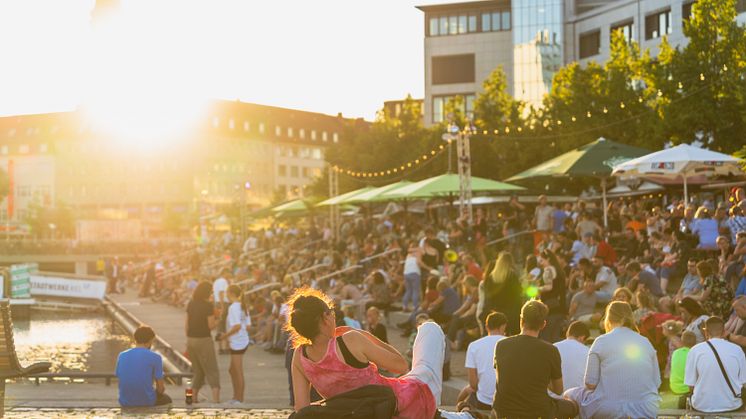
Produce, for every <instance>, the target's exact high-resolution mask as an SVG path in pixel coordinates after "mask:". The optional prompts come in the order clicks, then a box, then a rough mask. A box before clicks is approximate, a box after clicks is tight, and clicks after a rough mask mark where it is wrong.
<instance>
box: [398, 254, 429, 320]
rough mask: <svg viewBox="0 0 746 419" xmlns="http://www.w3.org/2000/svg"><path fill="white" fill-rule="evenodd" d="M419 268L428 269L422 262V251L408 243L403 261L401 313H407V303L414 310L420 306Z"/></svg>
mask: <svg viewBox="0 0 746 419" xmlns="http://www.w3.org/2000/svg"><path fill="white" fill-rule="evenodd" d="M420 268H425V269H429V268H428V267H427V266H425V264H424V263H423V262H422V249H421V248H420V247H419V246H417V244H416V243H415V242H411V243H409V248H408V249H407V257H406V258H405V259H404V297H402V303H401V307H402V311H404V312H405V313H406V312H409V311H410V310H409V303H410V301H411V302H412V309H413V310H416V309H417V307H418V306H419V304H420V278H421V271H420Z"/></svg>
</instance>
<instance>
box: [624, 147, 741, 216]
mask: <svg viewBox="0 0 746 419" xmlns="http://www.w3.org/2000/svg"><path fill="white" fill-rule="evenodd" d="M743 174H744V172H743V170H742V169H741V166H740V161H739V159H737V158H735V157H733V156H730V155H727V154H723V153H718V152H715V151H710V150H706V149H704V148H699V147H694V146H691V145H689V144H681V145H677V146H676V147H671V148H668V149H665V150H661V151H656V152H655V153H651V154H648V155H646V156H642V157H638V158H636V159H632V160H629V161H626V162H624V163H622V164H619V165H617V166H615V167H614V171H613V172H612V176H618V177H638V178H643V179H649V180H651V181H653V182H656V183H669V184H672V183H676V184H678V183H683V185H684V202H689V190H688V188H687V186H688V185H689V184H692V183H702V182H705V181H707V179H708V178H711V177H713V176H737V175H743Z"/></svg>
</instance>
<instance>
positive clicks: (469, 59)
mask: <svg viewBox="0 0 746 419" xmlns="http://www.w3.org/2000/svg"><path fill="white" fill-rule="evenodd" d="M431 67H432V76H431V77H432V83H433V84H453V83H474V81H475V79H476V66H475V59H474V54H462V55H442V56H439V57H432V66H431Z"/></svg>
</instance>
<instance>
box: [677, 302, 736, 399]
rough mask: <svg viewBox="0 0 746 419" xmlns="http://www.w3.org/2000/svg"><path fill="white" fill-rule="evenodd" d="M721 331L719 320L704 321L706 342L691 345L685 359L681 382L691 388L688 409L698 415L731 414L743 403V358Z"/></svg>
mask: <svg viewBox="0 0 746 419" xmlns="http://www.w3.org/2000/svg"><path fill="white" fill-rule="evenodd" d="M724 332H725V328H724V323H723V319H721V318H720V317H717V316H713V317H710V318H709V319H707V321H706V322H705V335H706V337H707V340H706V341H705V342H702V343H698V344H697V345H694V347H693V348H692V349H690V350H689V354H688V355H687V358H686V372H685V378H684V383H686V385H688V386H689V387H692V388H693V393H692V398H691V403H692V407H693V408H694V409H696V410H698V411H700V412H708V413H709V412H713V413H714V412H718V413H721V412H732V411H734V410H738V409H740V408H741V406H742V404H743V403H742V400H741V391H742V388H743V385H744V384H746V358H745V357H744V354H743V350H742V349H741V347H739V346H738V345H736V344H733V343H730V342H728V341H726V340H725V339H723V333H724Z"/></svg>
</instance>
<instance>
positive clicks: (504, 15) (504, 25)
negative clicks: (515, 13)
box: [501, 10, 512, 31]
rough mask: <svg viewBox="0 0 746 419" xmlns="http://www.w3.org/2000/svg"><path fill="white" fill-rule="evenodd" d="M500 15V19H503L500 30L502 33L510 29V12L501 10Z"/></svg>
mask: <svg viewBox="0 0 746 419" xmlns="http://www.w3.org/2000/svg"><path fill="white" fill-rule="evenodd" d="M501 14H502V18H503V22H502V27H501V29H502V30H504V31H509V30H510V28H511V27H512V25H511V24H510V11H509V10H503V11H502V12H501Z"/></svg>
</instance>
